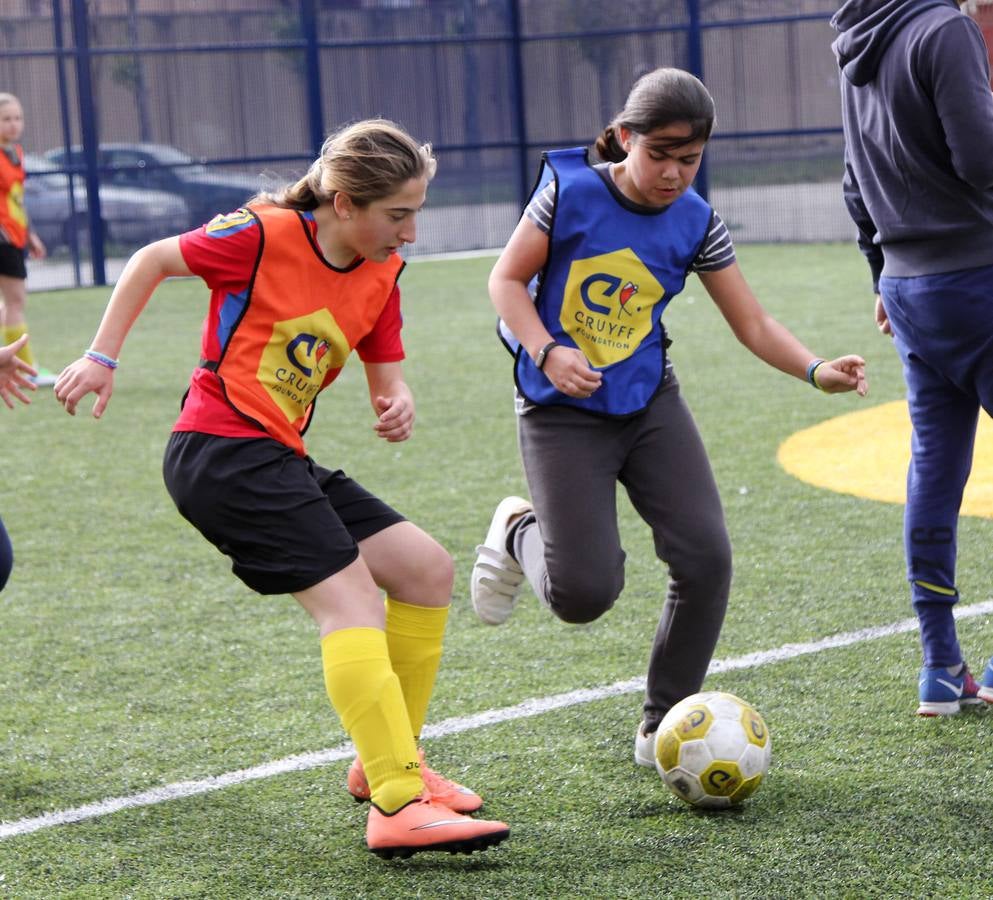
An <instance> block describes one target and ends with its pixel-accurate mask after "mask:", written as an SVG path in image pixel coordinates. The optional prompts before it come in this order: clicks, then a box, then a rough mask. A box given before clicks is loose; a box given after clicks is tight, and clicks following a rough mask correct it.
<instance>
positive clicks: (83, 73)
mask: <svg viewBox="0 0 993 900" xmlns="http://www.w3.org/2000/svg"><path fill="white" fill-rule="evenodd" d="M72 34H73V41H74V42H75V44H76V81H77V84H78V86H79V122H80V128H81V131H82V138H83V156H84V159H85V162H86V200H87V209H88V211H89V217H88V218H89V226H90V262H91V264H92V266H93V283H94V284H96V285H100V286H103V285H105V284H106V283H107V272H106V268H105V260H104V246H103V224H102V220H103V216H102V214H101V210H100V179H99V177H98V174H97V165H98V161H97V140H98V138H97V127H96V123H97V114H96V106H95V105H94V103H93V82H92V81H91V79H90V37H89V23H88V20H87V13H86V0H72Z"/></svg>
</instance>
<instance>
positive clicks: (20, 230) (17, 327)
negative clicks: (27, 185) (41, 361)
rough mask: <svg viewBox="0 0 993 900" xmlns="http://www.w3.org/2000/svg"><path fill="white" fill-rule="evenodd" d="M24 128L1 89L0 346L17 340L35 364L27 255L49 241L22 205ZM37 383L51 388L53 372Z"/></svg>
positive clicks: (41, 374)
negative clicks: (27, 321)
mask: <svg viewBox="0 0 993 900" xmlns="http://www.w3.org/2000/svg"><path fill="white" fill-rule="evenodd" d="M23 131H24V110H23V109H22V108H21V103H20V101H19V100H18V99H17V97H15V96H14V95H13V94H3V93H0V325H2V326H3V334H0V345H2V344H11V343H14V342H15V341H19V342H20V343H18V347H19V349H18V351H17V355H18V356H20V358H21V359H23V360H24V361H25V362H26V363H27V364H28V365H29V366H31V367H35V359H34V354H33V353H32V351H31V346H30V344H29V343H28V342H27V341H26V340H24V341H21V338H22V337H23V336H24V335H25V334H26V333H27V325H26V324H25V321H24V307H25V305H26V303H27V294H28V292H27V277H28V272H27V268H26V266H25V265H24V257H25V255H26V254H29V255H31V256H33V257H35V258H36V259H42V258H44V256H45V245H44V244H43V243H42V240H41V238H39V237H38V235H37V234H35V233H34V231H32V230H31V224H30V222H29V221H28V212H27V209H26V208H25V206H24V177H25V172H24V150H23V149H22V148H21V145H20V144H19V143H18V141H19V140H20V137H21V133H22V132H23ZM31 379H32V381H34V383H35V384H36V385H39V386H42V387H51V386H52V385H53V384H54V383H55V376H54V375H53V374H52V373H51V372H48V371H46V370H44V369H42V370H39V371H38V372H37V373H36V374H35V375H32V376H31Z"/></svg>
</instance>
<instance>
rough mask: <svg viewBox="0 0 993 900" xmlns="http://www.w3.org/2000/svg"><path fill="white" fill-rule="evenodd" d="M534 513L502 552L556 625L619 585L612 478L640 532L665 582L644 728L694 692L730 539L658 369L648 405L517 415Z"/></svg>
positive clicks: (716, 630)
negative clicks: (616, 411) (616, 412)
mask: <svg viewBox="0 0 993 900" xmlns="http://www.w3.org/2000/svg"><path fill="white" fill-rule="evenodd" d="M518 439H519V443H520V449H521V458H522V460H523V463H524V471H525V474H526V476H527V481H528V487H529V489H530V492H531V500H532V503H533V504H534V515H533V516H530V515H529V516H527V517H525V518H524V519H522V520H521V523H520V525H519V527H518V528H517V531H516V532H515V534H514V538H513V550H514V556H515V557H516V558H517V560H518V562H519V563H520V565H521V568H522V569H523V570H524V574H525V575H526V576H527V579H528V581H529V582H530V583H531V586H532V589H533V590H534V592H535V594H537V596H538V597H539V598H540V599H541V600H542V601H544V603H545V604H547V606H548V607H549V608H550V609H551V610H552V611H553V612H554V613H555V615H557V616H558V617H559V618H560V619H562V620H563V621H565V622H574V623H580V622H590V621H593V620H594V619H597V618H599V617H600V616H601V615H603V613H605V612H606V611H607V610H608V609H610V608H611V606H613V605H614V601H615V600H616V599H617V598H618V596H619V595H620V593H621V590H622V589H623V587H624V559H625V553H624V550H623V549H622V547H621V542H620V534H619V531H618V522H617V494H616V492H617V483H618V482H620V483H621V484H622V485H624V487H625V489H626V490H627V493H628V496H629V497H630V499H631V503H632V505H633V506H634V508H635V509H636V510H637V512H638V514H639V515H640V516H641V518H642V519H644V521H645V522H646V523H647V524H648V526H649V527H650V528H651V529H652V535H653V538H654V542H655V552H656V554H657V556H658V557H659V559H661V560H662V561H663V562H664V563H666V565H667V566H668V571H669V584H668V592H667V597H666V599H665V603H664V605H663V607H662V612H661V618H660V620H659V624H658V629H657V631H656V634H655V641H654V644H653V646H652V651H651V656H650V659H649V663H648V677H647V690H646V697H645V707H644V709H645V712H644V717H645V721H646V723H647V726H648V728H647V730H652V729H653V728H654V727H655V726H656V725H657V724H658V722H659V721H660V720H661V718H662V717H663V716H664V715H665V713H666V712H668V710H669V709H670V707H672V706H673V705H674V704H675V703H677V702H678V701H679V700H681V699H682V698H683V697H685V696H687V695H689V694H692V693H695V692H696V691H698V690H700V688H701V686H702V684H703V679H704V676H705V675H706V673H707V667H708V666H709V664H710V660H711V657H712V655H713V652H714V647H715V645H716V644H717V638H718V636H719V634H720V630H721V624H722V622H723V620H724V613H725V610H726V608H727V601H728V593H729V590H730V585H731V544H730V540H729V538H728V534H727V528H726V526H725V522H724V511H723V508H722V506H721V500H720V496H719V494H718V491H717V485H716V482H715V481H714V476H713V472H712V471H711V468H710V462H709V461H708V459H707V453H706V450H705V449H704V446H703V441H702V440H701V438H700V434H699V432H698V431H697V427H696V423H695V422H694V421H693V417H692V415H691V414H690V411H689V408H688V407H687V406H686V404H685V402H684V401H683V399H682V396H681V395H680V392H679V382H678V381H677V379H676V377H675V375H674V374H673V372H672V371H671V370H670V372H669V375H668V378H667V381H666V384H665V386H664V387H663V389H662V390H661V391H660V392H659V393H658V395H657V396H656V397H655V399H654V400H653V401H652V403H651V404H650V406H649V407H648V408H647V409H646V410H645V411H644V412H643V413H640V414H638V415H636V416H633V417H631V418H625V419H611V418H606V417H603V416H596V415H592V414H590V413H586V412H583V411H581V410H577V409H573V408H571V407H565V406H543V407H533V408H531V409H529V410H528V411H527V412H525V413H524V414H523V415H520V416H519V417H518Z"/></svg>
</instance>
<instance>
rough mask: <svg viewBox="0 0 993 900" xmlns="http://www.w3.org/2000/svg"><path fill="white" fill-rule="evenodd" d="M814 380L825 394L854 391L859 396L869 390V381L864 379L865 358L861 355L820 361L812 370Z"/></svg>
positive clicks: (862, 395)
mask: <svg viewBox="0 0 993 900" xmlns="http://www.w3.org/2000/svg"><path fill="white" fill-rule="evenodd" d="M814 380H815V381H816V382H817V386H818V387H819V388H820V389H821V390H822V391H824V392H825V393H827V394H843V393H844V392H845V391H855V393H857V394H858V395H859V396H860V397H864V396H865V395H866V394H867V393H868V392H869V382H868V381H866V379H865V360H864V359H862V357H861V356H854V355H850V356H839V357H838V358H837V359H832V360H831V361H830V362H824V363H821V364H820V365H819V366H818V367H817V370H816V371H815V372H814Z"/></svg>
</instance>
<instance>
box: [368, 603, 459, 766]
mask: <svg viewBox="0 0 993 900" xmlns="http://www.w3.org/2000/svg"><path fill="white" fill-rule="evenodd" d="M447 622H448V607H447V606H440V607H430V606H413V605H412V604H410V603H401V602H400V601H399V600H394V599H393V598H392V597H387V598H386V643H387V645H388V646H389V650H390V664H391V665H392V666H393V671H394V672H396V674H397V678H399V679H400V687H401V689H402V690H403V698H404V700H405V701H406V704H407V716H408V717H409V719H410V727H411V728H412V729H413V734H414V738H415V739H417V738H419V737H420V734H421V728H422V727H423V726H424V719H425V718H426V717H427V714H428V703H429V701H430V700H431V692H432V691H433V690H434V680H435V676H437V674H438V665H439V663H440V662H441V644H442V641H443V639H444V637H445V624H446V623H447ZM362 762H363V764H364V763H365V758H364V757H363V760H362Z"/></svg>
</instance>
